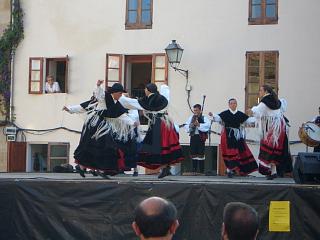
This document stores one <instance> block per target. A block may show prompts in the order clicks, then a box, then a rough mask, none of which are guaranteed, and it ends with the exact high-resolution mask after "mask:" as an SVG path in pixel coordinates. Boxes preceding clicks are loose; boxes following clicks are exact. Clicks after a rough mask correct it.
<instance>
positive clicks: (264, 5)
mask: <svg viewBox="0 0 320 240" xmlns="http://www.w3.org/2000/svg"><path fill="white" fill-rule="evenodd" d="M277 23H278V0H249V24H253V25H254V24H256V25H259V24H260V25H263V24H277Z"/></svg>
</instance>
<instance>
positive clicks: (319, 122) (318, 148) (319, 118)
mask: <svg viewBox="0 0 320 240" xmlns="http://www.w3.org/2000/svg"><path fill="white" fill-rule="evenodd" d="M312 122H314V123H315V124H317V125H318V127H320V107H319V115H318V116H317V117H315V118H314V119H313V120H312ZM313 152H320V144H319V145H318V146H316V147H314V148H313Z"/></svg>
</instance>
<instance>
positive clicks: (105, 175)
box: [98, 172, 111, 180]
mask: <svg viewBox="0 0 320 240" xmlns="http://www.w3.org/2000/svg"><path fill="white" fill-rule="evenodd" d="M98 175H99V176H100V177H102V178H104V179H109V180H110V179H111V178H110V177H109V175H108V174H107V173H104V172H98Z"/></svg>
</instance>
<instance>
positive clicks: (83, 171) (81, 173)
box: [76, 165, 86, 178]
mask: <svg viewBox="0 0 320 240" xmlns="http://www.w3.org/2000/svg"><path fill="white" fill-rule="evenodd" d="M76 170H77V172H78V173H79V174H80V176H81V177H83V178H85V177H86V176H85V175H84V173H85V172H86V171H85V170H83V169H81V167H80V166H79V165H77V166H76Z"/></svg>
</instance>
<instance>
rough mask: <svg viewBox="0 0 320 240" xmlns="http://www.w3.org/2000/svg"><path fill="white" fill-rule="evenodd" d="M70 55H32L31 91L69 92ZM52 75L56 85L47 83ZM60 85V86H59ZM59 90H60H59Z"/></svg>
mask: <svg viewBox="0 0 320 240" xmlns="http://www.w3.org/2000/svg"><path fill="white" fill-rule="evenodd" d="M68 62H69V59H68V56H67V57H60V58H44V57H32V58H30V59H29V93H30V94H43V93H56V92H62V93H67V92H68ZM48 76H51V78H52V79H53V82H56V83H54V86H53V85H48V84H46V79H47V77H48ZM57 86H58V87H57ZM58 90H59V91H58Z"/></svg>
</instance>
